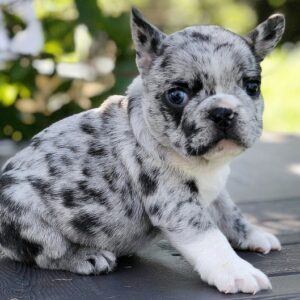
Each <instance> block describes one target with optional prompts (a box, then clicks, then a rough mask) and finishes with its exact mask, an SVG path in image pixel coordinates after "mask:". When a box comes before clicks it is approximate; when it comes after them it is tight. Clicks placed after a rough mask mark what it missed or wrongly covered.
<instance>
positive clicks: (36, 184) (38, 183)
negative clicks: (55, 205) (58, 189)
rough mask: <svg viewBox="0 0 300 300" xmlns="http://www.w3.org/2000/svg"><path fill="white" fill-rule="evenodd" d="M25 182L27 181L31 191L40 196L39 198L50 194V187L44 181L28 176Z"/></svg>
mask: <svg viewBox="0 0 300 300" xmlns="http://www.w3.org/2000/svg"><path fill="white" fill-rule="evenodd" d="M27 180H28V181H29V183H30V184H31V186H32V187H33V189H34V190H35V191H36V192H37V193H38V194H39V195H40V197H41V198H43V197H45V196H47V195H49V194H50V195H51V194H52V191H51V185H50V183H49V182H47V181H46V180H43V179H41V178H38V177H33V176H28V177H27Z"/></svg>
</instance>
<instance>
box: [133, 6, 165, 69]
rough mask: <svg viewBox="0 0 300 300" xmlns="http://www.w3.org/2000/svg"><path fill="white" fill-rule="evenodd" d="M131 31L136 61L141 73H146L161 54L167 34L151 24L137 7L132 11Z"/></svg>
mask: <svg viewBox="0 0 300 300" xmlns="http://www.w3.org/2000/svg"><path fill="white" fill-rule="evenodd" d="M131 33H132V38H133V42H134V46H135V49H136V63H137V66H138V68H139V71H140V72H141V74H143V73H146V72H147V70H148V69H149V67H150V66H151V63H152V62H153V60H154V59H155V57H157V56H158V55H159V52H160V46H161V43H162V41H163V39H164V38H165V35H164V34H163V33H162V32H161V31H159V29H157V28H156V27H155V26H153V25H152V24H150V23H149V22H148V21H146V19H145V18H144V17H143V16H142V14H141V13H140V12H139V11H138V10H137V9H136V8H132V11H131Z"/></svg>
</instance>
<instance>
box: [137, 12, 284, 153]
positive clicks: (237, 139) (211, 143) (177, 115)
mask: <svg viewBox="0 0 300 300" xmlns="http://www.w3.org/2000/svg"><path fill="white" fill-rule="evenodd" d="M284 26H285V20H284V17H283V16H282V15H273V16H271V17H270V18H268V19H267V20H266V21H265V22H263V23H261V24H260V25H258V26H257V27H256V28H255V29H254V30H253V31H252V32H250V33H249V34H248V35H247V36H245V37H241V36H239V35H237V34H235V33H232V32H230V31H228V30H226V29H223V28H221V27H218V26H193V27H188V28H186V29H184V30H182V31H179V32H176V33H174V34H171V35H169V36H167V35H165V34H163V33H162V32H161V31H159V30H158V29H157V28H156V27H155V26H153V25H151V24H150V23H149V22H148V21H146V20H145V18H144V17H143V16H142V15H141V14H140V13H139V12H138V11H137V10H136V9H133V10H132V18H131V28H132V35H133V40H134V44H135V48H136V53H137V56H136V62H137V66H138V69H139V72H140V75H141V78H142V82H143V100H142V101H143V103H142V106H143V114H144V118H145V120H146V124H147V126H148V127H149V129H150V131H151V133H152V134H153V135H154V137H155V138H156V139H157V140H158V141H159V142H160V143H161V144H163V145H164V146H166V147H171V148H172V149H173V150H175V151H177V152H178V153H179V154H181V155H184V156H203V157H205V158H207V159H212V158H214V157H216V156H220V155H226V154H228V153H231V154H233V155H235V154H237V153H239V152H240V151H241V150H243V149H245V148H248V147H250V146H251V145H252V144H253V143H254V142H255V140H256V139H257V138H258V137H259V136H260V134H261V131H262V113H263V99H262V97H261V94H260V82H261V68H260V62H261V61H262V60H263V59H264V57H265V56H266V55H267V54H268V53H269V52H270V51H271V50H272V49H273V48H274V47H275V46H276V44H277V43H278V41H279V40H280V38H281V36H282V34H283V31H284Z"/></svg>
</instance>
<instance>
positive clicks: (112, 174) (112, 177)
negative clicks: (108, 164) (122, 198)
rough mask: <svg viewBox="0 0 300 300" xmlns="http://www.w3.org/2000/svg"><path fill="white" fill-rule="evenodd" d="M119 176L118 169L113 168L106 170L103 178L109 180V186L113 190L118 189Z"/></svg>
mask: <svg viewBox="0 0 300 300" xmlns="http://www.w3.org/2000/svg"><path fill="white" fill-rule="evenodd" d="M118 177H119V176H118V174H117V172H116V170H114V169H111V170H110V171H107V172H105V173H104V175H103V178H104V179H105V181H106V182H107V184H108V187H109V188H110V190H111V191H112V192H116V191H117V184H116V180H117V179H118Z"/></svg>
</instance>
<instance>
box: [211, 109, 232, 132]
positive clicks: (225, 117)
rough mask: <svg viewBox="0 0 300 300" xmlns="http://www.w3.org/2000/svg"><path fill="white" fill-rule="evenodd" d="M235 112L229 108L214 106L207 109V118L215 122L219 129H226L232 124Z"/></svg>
mask: <svg viewBox="0 0 300 300" xmlns="http://www.w3.org/2000/svg"><path fill="white" fill-rule="evenodd" d="M234 117H235V113H234V112H233V110H232V109H230V108H225V107H216V108H213V109H212V110H210V111H209V119H211V120H212V121H214V122H215V124H216V125H217V126H218V127H219V128H220V129H228V128H229V127H231V126H232V124H233V121H234Z"/></svg>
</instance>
